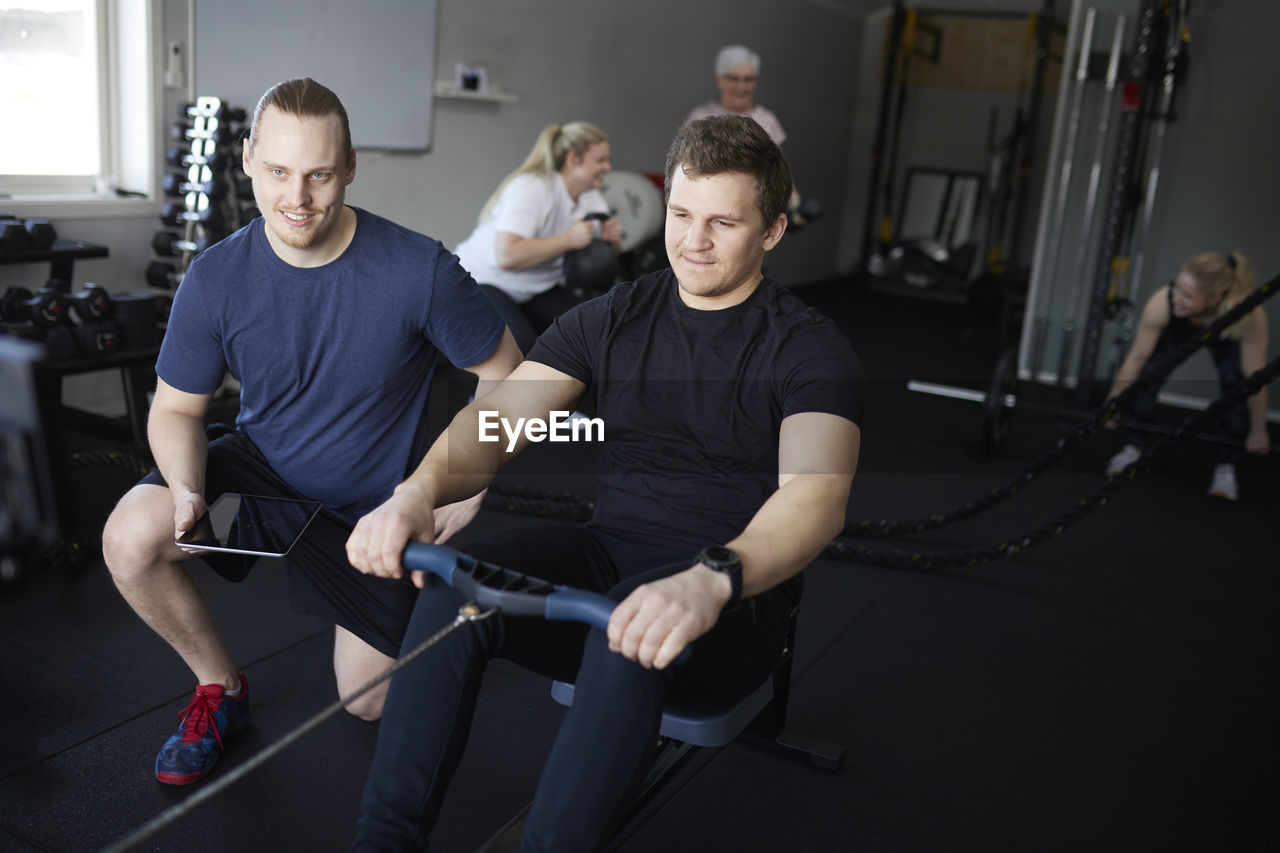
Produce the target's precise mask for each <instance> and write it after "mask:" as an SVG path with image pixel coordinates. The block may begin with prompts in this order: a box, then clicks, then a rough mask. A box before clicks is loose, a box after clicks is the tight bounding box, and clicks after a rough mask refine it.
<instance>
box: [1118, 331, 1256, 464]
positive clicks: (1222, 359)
mask: <svg viewBox="0 0 1280 853" xmlns="http://www.w3.org/2000/svg"><path fill="white" fill-rule="evenodd" d="M1180 343H1181V342H1180V341H1177V340H1174V339H1173V336H1171V335H1161V337H1160V339H1159V340H1158V341H1157V342H1156V348H1155V352H1153V353H1152V354H1151V357H1150V358H1149V359H1147V363H1146V365H1145V366H1144V367H1143V368H1142V372H1141V373H1140V374H1139V375H1138V379H1137V380H1136V381H1135V382H1134V386H1135V389H1136V390H1135V391H1134V392H1133V398H1132V400H1131V401H1130V403H1129V405H1128V407H1127V408H1126V409H1125V412H1124V414H1125V416H1126V417H1129V418H1132V419H1134V420H1136V421H1140V422H1143V423H1151V422H1152V421H1153V420H1154V419H1155V415H1156V394H1157V393H1159V391H1160V387H1161V385H1162V384H1163V380H1161V381H1156V379H1155V378H1153V377H1152V375H1151V373H1152V367H1153V366H1155V367H1158V366H1159V365H1160V364H1162V363H1165V362H1166V360H1167V359H1168V357H1169V355H1170V354H1171V353H1173V352H1175V351H1176V350H1177V349H1178V348H1179V345H1180ZM1206 349H1208V350H1209V355H1210V356H1211V357H1212V358H1213V363H1214V366H1215V367H1216V368H1217V370H1218V393H1219V394H1225V393H1226V392H1227V391H1229V390H1231V389H1232V388H1234V387H1236V386H1237V385H1239V384H1240V383H1241V382H1242V381H1244V370H1243V368H1242V367H1241V364H1240V345H1239V344H1238V343H1236V342H1234V341H1215V342H1213V343H1210V344H1208V345H1207V346H1206ZM1208 432H1210V433H1211V434H1213V435H1216V436H1219V437H1221V438H1223V439H1226V441H1224V442H1222V443H1219V444H1217V445H1215V447H1216V453H1217V457H1218V461H1219V462H1235V461H1236V460H1237V459H1238V458H1239V457H1240V452H1241V449H1242V447H1243V445H1244V438H1245V436H1246V435H1247V434H1248V432H1249V409H1248V407H1247V405H1246V404H1245V403H1244V402H1243V401H1242V402H1239V403H1236V404H1235V405H1234V406H1232V407H1231V408H1229V409H1227V410H1225V411H1224V412H1222V414H1221V415H1219V416H1218V417H1217V418H1215V419H1214V420H1213V421H1212V422H1211V423H1210V424H1209V426H1208ZM1145 439H1146V434H1145V433H1144V432H1143V431H1142V430H1138V429H1126V430H1125V433H1124V442H1125V444H1132V445H1135V446H1137V447H1141V446H1142V445H1143V444H1144V442H1145Z"/></svg>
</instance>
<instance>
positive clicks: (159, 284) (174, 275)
mask: <svg viewBox="0 0 1280 853" xmlns="http://www.w3.org/2000/svg"><path fill="white" fill-rule="evenodd" d="M179 284H182V273H180V272H178V268H177V267H176V266H174V265H173V264H168V263H165V262H164V261H152V262H151V263H150V264H148V265H147V285H148V286H149V287H154V288H157V289H158V290H172V289H173V288H175V287H177V286H178V285H179Z"/></svg>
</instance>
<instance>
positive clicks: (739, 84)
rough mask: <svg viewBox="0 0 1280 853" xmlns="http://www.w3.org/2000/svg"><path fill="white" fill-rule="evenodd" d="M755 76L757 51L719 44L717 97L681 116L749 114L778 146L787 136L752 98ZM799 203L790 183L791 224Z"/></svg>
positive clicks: (757, 74) (757, 75) (689, 118)
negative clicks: (720, 45)
mask: <svg viewBox="0 0 1280 853" xmlns="http://www.w3.org/2000/svg"><path fill="white" fill-rule="evenodd" d="M759 79H760V56H759V54H757V53H756V52H755V51H753V50H751V49H750V48H746V47H743V46H742V45H740V44H731V45H729V46H728V47H722V48H720V52H719V53H718V54H716V85H717V86H718V87H719V88H720V100H718V101H708V102H707V103H705V104H702V105H700V106H696V107H694V108H693V109H692V110H690V111H689V115H688V116H686V117H685V123H686V124H688V123H689V122H691V121H695V120H696V119H700V118H707V117H708V116H719V115H726V114H732V115H742V116H751V118H753V119H755V122H756V124H758V125H760V127H762V128H763V129H764V132H765V133H767V134H769V138H770V139H772V140H773V141H774V143H775V144H776V145H779V146H781V145H782V143H783V142H784V141H786V138H787V132H786V131H785V130H783V129H782V122H780V121H778V117H777V116H776V115H774V114H773V112H772V111H770V110H768V109H766V108H765V107H762V106H760V105H759V104H757V103H756V102H755V98H756V82H757V81H758V80H759ZM799 206H800V193H799V192H797V191H796V190H795V188H794V187H793V188H792V190H791V199H790V201H789V202H788V204H787V212H788V214H790V216H791V219H792V224H793V225H802V224H803V222H804V220H803V219H798V218H797V216H796V209H797V208H798V207H799Z"/></svg>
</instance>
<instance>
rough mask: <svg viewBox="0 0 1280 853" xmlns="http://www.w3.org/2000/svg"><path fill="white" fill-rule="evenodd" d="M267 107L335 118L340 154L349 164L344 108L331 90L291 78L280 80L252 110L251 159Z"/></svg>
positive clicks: (348, 129) (305, 79) (348, 128)
mask: <svg viewBox="0 0 1280 853" xmlns="http://www.w3.org/2000/svg"><path fill="white" fill-rule="evenodd" d="M267 107H275V108H276V109H278V110H279V111H280V112H282V113H285V114H286V115H292V116H297V117H298V118H324V117H325V116H330V115H332V116H337V117H338V123H339V125H340V126H341V128H342V151H343V154H345V155H346V158H347V159H346V161H347V163H348V164H350V162H351V123H350V121H349V120H348V119H347V108H346V107H344V106H343V105H342V101H341V100H340V99H339V98H338V96H337V95H335V94H334V93H333V90H332V89H330V88H328V87H327V86H323V85H321V84H320V83H317V82H316V81H315V80H312V79H311V78H310V77H295V78H294V79H292V80H282V81H281V82H279V83H277V84H275V85H274V86H272V87H271V88H270V89H268V90H267V91H266V92H265V93H264V94H263V96H262V97H261V98H260V99H259V100H258V106H257V107H256V108H255V109H254V111H253V120H252V122H251V123H250V125H249V156H251V157H252V156H253V146H254V145H255V144H256V143H257V141H258V121H259V120H260V119H261V118H262V113H263V111H264V110H266V108H267Z"/></svg>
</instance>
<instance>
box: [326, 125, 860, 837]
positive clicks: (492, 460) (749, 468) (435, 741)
mask: <svg viewBox="0 0 1280 853" xmlns="http://www.w3.org/2000/svg"><path fill="white" fill-rule="evenodd" d="M790 192H791V175H790V170H789V168H788V166H787V163H786V159H785V158H784V157H783V155H782V152H781V150H780V149H779V148H778V147H777V145H776V144H774V143H773V141H772V140H770V139H769V137H768V135H767V134H765V132H764V131H763V130H761V129H760V127H759V125H757V124H756V123H755V122H753V121H751V120H750V119H748V118H745V117H742V116H717V117H712V118H707V119H702V120H699V121H695V122H692V123H690V124H687V125H685V126H684V127H682V128H681V129H680V131H679V132H678V133H677V134H676V137H675V139H674V141H673V142H672V145H671V148H670V150H669V151H668V153H667V164H666V195H667V221H666V244H667V255H668V258H669V260H670V262H671V268H670V269H666V270H662V271H661V272H657V273H653V274H651V275H647V276H644V277H642V278H640V279H638V280H636V281H635V282H631V283H628V284H621V285H618V286H617V287H615V288H613V290H611V291H610V292H609V293H607V294H605V295H604V296H601V297H598V298H596V299H593V300H590V301H588V302H586V303H584V304H583V305H580V306H578V307H576V308H574V309H571V310H570V311H569V312H567V313H566V314H564V315H562V316H561V317H559V318H557V319H556V321H555V322H554V323H553V325H552V326H551V327H550V328H549V329H548V330H547V331H546V332H545V333H544V334H543V335H542V336H541V337H540V338H539V339H538V342H537V343H536V344H535V346H534V347H533V349H532V350H531V352H530V353H529V355H528V357H527V358H526V360H525V361H524V362H523V363H522V364H521V365H520V366H519V367H518V368H516V370H515V371H514V372H513V373H512V374H511V376H509V377H508V378H507V379H506V380H504V381H503V382H502V383H501V384H500V385H499V386H498V387H497V388H495V389H494V390H493V391H491V392H490V393H489V394H488V395H487V396H486V397H484V398H483V399H481V400H478V401H476V402H474V403H472V404H471V405H470V406H468V407H467V408H466V409H464V410H463V411H462V412H461V413H459V415H458V416H457V417H456V418H455V419H454V421H453V423H452V424H450V426H449V428H448V429H447V430H446V432H445V433H444V434H443V435H441V437H440V438H439V439H438V440H437V441H436V443H435V444H434V445H433V447H432V448H431V450H430V451H429V452H428V454H427V456H426V458H425V459H424V460H423V462H422V464H421V465H420V466H419V467H418V469H417V470H416V471H415V472H414V473H413V474H412V475H411V476H410V478H409V479H408V480H406V481H405V482H404V483H403V484H401V485H400V486H399V487H398V488H397V489H396V492H395V494H394V495H393V496H392V497H391V498H390V499H389V500H388V501H387V502H386V503H384V504H382V505H381V506H380V507H378V508H377V509H376V510H374V511H373V512H372V513H370V514H369V515H367V516H365V517H364V518H362V519H361V520H360V521H359V522H358V523H357V524H356V527H355V530H354V531H353V532H352V535H351V538H350V539H349V540H348V542H347V555H348V557H349V559H350V560H351V563H352V565H354V566H356V567H357V568H358V569H360V570H361V571H364V572H368V573H370V574H373V575H378V576H382V577H390V578H395V577H400V576H401V575H402V574H403V572H404V570H403V567H402V565H401V562H400V556H401V552H402V551H403V549H404V547H405V545H406V544H407V543H408V542H409V541H410V540H416V541H426V542H430V541H431V540H432V534H433V531H434V521H433V511H432V508H433V507H439V506H444V505H446V504H448V503H450V502H452V501H456V500H459V499H461V498H463V497H466V496H468V495H473V494H475V493H477V492H478V491H479V490H481V489H483V488H484V487H485V486H486V485H487V484H488V483H489V482H490V481H491V480H492V479H493V476H494V474H495V473H496V472H497V470H498V468H499V466H500V465H502V464H503V463H504V462H507V461H509V460H510V459H511V458H513V457H514V456H515V455H516V454H518V453H519V452H520V451H522V450H523V449H524V448H525V447H526V446H527V445H528V443H529V438H528V435H527V434H522V435H521V436H520V438H519V439H518V440H517V441H515V442H513V443H512V449H511V450H508V448H507V444H508V442H507V440H506V438H505V437H504V438H503V439H502V440H501V441H496V442H494V441H485V440H482V438H481V412H482V410H483V411H484V412H486V413H489V412H496V413H497V416H498V417H501V418H505V419H506V422H507V423H508V424H516V423H517V422H518V419H519V418H526V419H527V418H543V419H546V418H548V416H549V414H550V413H552V412H568V411H569V410H572V409H573V408H574V406H575V405H576V404H577V402H578V400H579V399H580V398H581V397H582V395H583V394H584V392H585V391H586V390H587V389H588V387H589V386H592V387H594V389H595V391H596V399H597V403H598V413H599V418H600V420H601V421H603V423H604V431H605V441H604V445H603V448H602V451H601V460H600V464H599V468H598V471H597V493H596V508H595V514H594V517H593V519H592V520H591V521H590V522H588V523H587V525H586V526H585V527H580V526H576V525H559V524H545V523H544V524H539V525H537V526H534V527H529V528H524V529H520V530H515V531H511V532H507V533H503V534H499V535H496V536H493V537H490V538H488V539H486V540H484V541H483V542H480V543H478V544H476V545H475V546H473V547H471V548H469V549H467V550H468V551H469V552H470V553H471V554H472V555H473V556H475V557H477V558H479V559H481V560H484V561H487V562H490V563H492V564H494V565H497V566H501V567H503V568H507V569H513V570H516V571H520V572H524V573H526V574H529V575H533V576H536V577H541V578H544V579H547V580H550V581H552V582H554V583H557V584H564V585H568V586H573V587H579V588H584V589H588V590H593V591H598V592H603V593H605V594H606V595H608V596H609V597H611V598H613V599H615V600H617V601H619V602H621V603H620V604H619V605H618V607H617V608H616V610H615V611H614V613H613V616H612V619H611V620H610V623H609V629H608V632H607V635H606V633H605V632H601V631H599V630H597V629H588V628H586V627H584V626H582V625H578V624H575V623H567V622H544V621H542V620H537V619H530V618H516V617H512V618H505V617H503V616H502V615H501V614H497V615H495V616H493V617H491V618H488V619H485V620H482V621H479V622H476V623H473V624H471V625H469V626H467V627H466V628H464V629H462V630H457V631H454V632H453V633H451V634H449V635H448V636H447V637H446V638H445V639H444V640H443V641H441V642H440V643H439V646H438V647H436V648H433V649H431V651H430V652H428V653H427V654H425V655H423V657H422V659H420V660H416V661H414V663H413V665H412V666H409V667H406V668H405V669H404V670H402V671H401V672H400V673H398V674H397V675H396V676H395V678H394V679H393V680H392V684H391V687H390V690H389V695H388V698H387V703H386V706H385V709H384V713H383V718H382V720H383V721H382V726H381V730H380V731H379V734H378V745H377V751H376V753H375V755H374V759H373V765H372V768H371V770H370V774H369V779H368V781H367V783H366V787H365V794H364V802H363V806H362V815H361V818H360V821H359V831H358V836H357V840H356V843H355V849H360V850H372V849H405V848H406V847H414V848H417V847H422V846H425V845H426V843H427V839H428V836H429V834H430V832H431V830H432V827H433V826H434V824H435V822H436V820H437V817H438V815H439V813H440V807H441V804H442V802H443V800H444V795H445V790H446V788H447V787H448V784H449V780H450V778H451V777H452V775H453V772H454V770H455V768H456V767H457V765H458V762H459V760H460V758H461V756H462V752H463V747H464V745H465V743H466V739H467V734H468V730H469V727H470V722H471V717H472V713H473V711H474V708H475V703H476V697H477V694H478V692H479V689H480V681H481V675H482V673H483V671H484V668H485V665H486V663H487V661H488V660H489V659H490V658H492V657H494V656H501V657H504V658H508V659H510V660H513V661H516V662H517V663H519V664H521V665H522V666H526V667H528V668H529V669H532V670H534V671H536V672H539V673H541V674H544V675H546V676H549V677H552V678H555V679H559V680H564V681H574V682H576V691H575V694H574V701H573V705H572V707H571V708H570V709H569V711H568V713H567V715H566V717H565V720H564V723H563V725H562V726H561V729H560V732H559V735H558V736H557V738H556V742H555V745H554V747H553V749H552V751H551V755H550V757H549V758H548V760H547V763H546V766H545V768H544V770H543V773H542V777H541V781H540V782H539V784H538V790H537V793H536V795H535V799H534V804H533V808H532V810H531V812H530V815H529V818H528V822H527V824H526V829H525V836H524V845H525V849H537V850H567V851H577V853H581V851H585V850H591V849H595V848H596V847H597V846H598V845H600V844H601V843H602V841H604V840H605V839H607V838H608V837H609V836H610V834H611V833H612V831H613V830H614V829H615V823H616V821H617V820H618V819H619V816H620V814H621V813H622V812H624V811H625V809H626V807H627V806H628V805H629V804H630V802H631V800H632V799H633V798H634V796H635V795H636V793H637V785H638V783H639V781H640V780H641V779H642V778H643V776H644V774H645V772H646V771H647V770H648V766H649V764H650V762H651V759H652V757H653V755H654V752H655V749H656V745H655V744H656V735H657V732H658V727H659V723H660V721H661V716H662V708H663V705H664V703H666V702H667V701H677V700H679V701H688V700H701V701H706V702H716V703H724V704H729V703H733V702H737V701H739V700H740V699H742V698H743V697H745V696H746V695H747V694H748V693H749V692H750V691H751V690H753V689H754V688H756V687H758V686H759V684H760V683H761V682H762V681H764V679H765V678H766V677H768V675H769V673H770V672H772V670H773V669H774V667H775V666H776V664H777V662H778V660H779V659H780V656H781V654H782V651H783V641H784V637H785V632H786V627H787V622H788V619H789V616H790V613H791V611H792V610H793V608H794V607H795V605H796V603H797V602H798V600H799V595H800V590H801V584H802V579H801V576H800V572H801V570H802V569H803V568H804V567H805V566H806V565H807V564H808V563H809V562H810V561H811V560H813V559H814V558H815V557H816V556H817V555H818V554H819V553H820V552H821V551H822V549H823V547H824V546H825V545H826V544H827V543H828V542H829V541H830V540H831V539H832V538H833V537H834V536H836V535H837V534H838V533H839V532H840V530H841V529H842V527H843V525H844V520H845V506H846V503H847V500H848V496H849V489H850V485H851V483H852V481H853V474H854V470H855V468H856V467H857V461H858V450H859V443H860V431H859V427H858V423H859V421H860V419H861V417H862V368H861V365H860V364H859V362H858V359H857V356H856V355H855V354H854V352H853V349H852V347H851V346H850V345H849V342H848V341H847V340H846V339H845V337H844V335H843V334H841V332H840V331H839V330H838V329H837V328H836V326H835V325H834V324H833V323H832V322H831V321H830V320H828V319H827V318H826V317H824V316H822V315H821V314H820V313H818V312H817V311H815V310H813V309H811V308H807V307H806V306H805V305H804V304H803V303H802V302H801V301H800V300H799V299H798V298H797V297H796V296H795V295H794V294H793V293H792V292H791V291H789V290H785V289H783V288H781V287H779V286H778V285H777V284H776V283H775V282H773V281H771V280H769V279H766V278H764V277H763V276H762V274H761V271H760V265H761V262H762V260H763V258H764V253H765V251H767V250H769V249H772V248H773V247H774V246H776V245H777V243H778V241H779V240H780V239H781V238H782V235H783V232H784V231H785V230H786V222H787V218H786V204H787V197H788V195H789V194H790ZM489 417H492V415H490V416H489ZM525 422H526V423H527V421H525ZM413 581H414V583H415V584H417V585H418V586H420V587H424V591H423V593H422V594H420V595H419V597H418V603H417V606H416V608H415V610H414V614H413V618H412V621H411V623H410V628H409V635H408V636H407V637H406V639H405V643H406V645H405V646H404V648H405V650H406V651H409V650H412V649H413V648H414V647H416V646H417V645H418V644H420V643H422V641H423V640H425V639H426V638H428V637H430V636H431V635H432V634H434V633H435V632H436V631H438V630H439V629H440V628H442V627H443V626H445V625H446V624H448V623H450V622H452V621H453V620H454V618H455V617H456V615H457V612H458V609H459V608H460V607H461V606H462V605H463V604H464V601H463V600H462V598H461V596H460V595H459V594H458V593H456V592H455V591H454V590H452V589H451V588H449V587H448V586H447V585H445V584H443V583H440V582H436V581H435V580H432V581H430V582H428V581H427V580H426V579H425V578H424V576H423V575H422V573H414V577H413ZM690 643H692V644H693V650H692V651H693V654H692V657H691V659H690V661H689V662H688V664H687V665H685V666H681V667H673V666H671V665H670V664H671V663H672V661H674V660H675V658H676V657H677V656H678V655H679V654H680V652H681V651H682V650H683V649H684V648H685V646H687V645H689V644H690Z"/></svg>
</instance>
